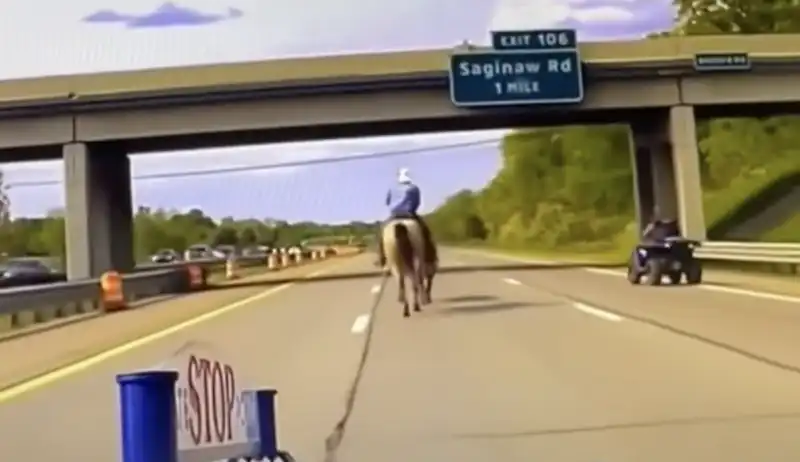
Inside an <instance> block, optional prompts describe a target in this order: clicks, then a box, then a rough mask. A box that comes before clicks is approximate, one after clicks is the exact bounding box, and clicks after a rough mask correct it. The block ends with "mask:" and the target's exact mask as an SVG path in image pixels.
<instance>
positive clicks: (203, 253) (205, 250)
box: [183, 244, 224, 261]
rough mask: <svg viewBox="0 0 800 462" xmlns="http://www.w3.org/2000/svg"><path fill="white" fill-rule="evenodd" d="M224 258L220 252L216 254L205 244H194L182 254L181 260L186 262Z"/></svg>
mask: <svg viewBox="0 0 800 462" xmlns="http://www.w3.org/2000/svg"><path fill="white" fill-rule="evenodd" d="M223 257H224V256H223V255H222V254H221V252H217V251H215V250H214V249H212V248H211V246H209V245H206V244H196V245H193V246H190V247H189V248H188V249H186V251H185V252H184V253H183V259H184V260H186V261H190V260H207V259H210V258H223Z"/></svg>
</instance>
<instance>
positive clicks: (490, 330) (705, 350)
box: [0, 251, 800, 462]
mask: <svg viewBox="0 0 800 462" xmlns="http://www.w3.org/2000/svg"><path fill="white" fill-rule="evenodd" d="M443 257H444V258H443V266H444V267H447V268H450V269H452V270H453V271H448V272H444V273H443V274H441V275H440V276H439V277H438V279H437V281H436V284H437V285H436V287H435V289H434V304H433V305H431V306H429V307H426V308H425V311H424V312H423V313H422V314H420V315H416V316H412V317H411V318H409V319H404V318H402V316H401V309H400V306H399V305H398V304H397V303H396V287H395V286H394V285H393V284H391V285H390V286H389V287H388V289H387V292H386V293H385V296H384V297H383V299H382V300H381V303H380V304H379V307H378V310H377V312H376V315H375V316H374V317H369V308H370V305H371V303H372V301H373V300H374V298H375V296H376V295H375V293H374V292H375V291H376V287H377V284H378V282H379V279H378V277H377V276H363V275H362V276H359V277H356V276H358V275H359V273H364V272H368V271H369V270H371V267H370V260H371V257H370V256H369V255H364V256H360V257H356V258H353V259H351V260H348V261H347V263H345V264H344V266H341V267H338V268H337V269H335V270H333V272H332V274H331V275H335V276H343V277H342V278H340V279H326V280H320V281H314V282H301V283H297V284H295V285H293V286H292V287H289V288H287V289H285V290H281V291H280V292H278V293H274V294H272V295H270V296H266V295H265V296H264V297H262V298H259V299H257V300H255V301H253V302H252V303H249V304H247V305H245V306H240V307H239V308H237V309H235V310H232V311H229V312H228V313H226V314H224V315H221V316H219V317H217V318H214V319H213V320H209V321H208V322H206V323H202V324H197V325H195V326H192V327H188V328H187V329H185V330H182V331H179V332H176V333H174V334H172V335H171V336H169V337H165V338H162V339H160V340H157V341H155V342H152V343H149V344H147V345H144V346H142V347H140V348H138V349H135V350H132V351H129V352H126V353H123V354H121V355H119V356H115V357H113V358H111V359H109V360H107V361H105V362H102V363H100V364H96V365H93V366H92V367H87V368H85V369H83V370H78V371H76V372H75V373H74V374H72V375H67V374H64V375H65V376H64V377H60V378H57V380H53V381H52V383H49V384H46V385H44V386H42V387H41V388H38V389H35V390H31V391H30V392H29V393H26V394H24V395H22V396H19V397H15V398H14V397H12V398H8V399H6V401H5V402H2V403H0V429H2V431H3V435H4V438H3V443H2V444H0V459H2V460H22V459H26V458H30V457H31V456H35V457H37V458H45V459H47V458H53V459H58V460H68V461H72V460H76V461H77V460H119V456H118V435H117V418H118V415H117V404H116V388H115V383H114V376H115V374H117V373H119V372H122V371H128V370H135V369H142V368H146V367H149V366H153V365H157V364H162V363H163V362H164V361H165V360H167V359H168V358H169V357H171V356H172V355H173V354H174V353H175V352H176V351H178V350H179V349H180V348H181V347H182V346H184V345H186V344H187V343H189V342H197V343H198V344H202V345H205V346H207V347H209V348H212V349H213V350H214V351H215V352H217V353H218V354H219V355H220V356H223V357H224V358H228V359H229V360H230V362H232V363H233V364H234V365H235V366H236V367H237V368H238V369H239V370H240V371H244V372H245V379H246V380H247V381H248V382H249V383H250V384H251V385H253V386H274V387H275V388H277V389H278V390H279V413H280V416H279V419H280V422H279V429H280V430H279V432H280V440H281V445H282V446H283V447H284V448H285V449H288V450H289V451H291V452H292V453H293V454H294V455H295V456H296V458H297V460H298V461H299V462H305V461H313V462H321V461H322V460H323V458H324V456H325V454H324V444H323V443H324V440H325V438H326V437H327V436H328V434H329V433H330V431H331V430H332V428H333V426H334V424H335V422H336V421H337V420H338V419H339V418H340V417H341V416H342V413H343V412H344V405H345V396H346V393H347V390H348V388H349V387H350V385H351V383H352V381H353V378H354V374H355V372H356V366H357V364H358V360H359V356H360V354H361V350H362V346H363V344H364V340H365V334H366V329H367V328H368V327H369V326H370V325H371V326H372V327H373V328H374V332H373V336H372V342H371V344H370V351H369V356H368V359H367V363H366V368H365V370H364V374H363V377H362V380H361V382H360V384H359V387H358V391H357V394H356V400H355V406H354V409H353V413H352V415H351V417H350V420H349V421H348V425H347V427H346V432H345V435H344V439H343V443H342V445H341V447H340V448H339V451H338V458H337V460H338V462H377V461H385V462H400V461H403V462H406V461H408V460H422V461H428V460H430V461H441V460H460V461H473V460H474V461H476V462H477V461H481V462H484V461H486V460H489V459H492V460H495V459H496V460H510V461H519V462H530V461H532V460H548V461H552V462H573V461H574V462H579V461H580V462H584V461H586V462H602V461H614V462H634V461H635V462H640V461H642V460H647V461H648V462H667V461H669V462H674V461H675V460H681V461H683V462H693V461H697V462H700V461H703V462H738V461H742V462H744V461H747V462H752V461H753V460H756V459H759V460H788V459H789V458H791V457H793V456H797V455H798V454H800V438H797V434H796V433H797V427H798V424H800V374H799V373H798V372H797V370H796V368H800V359H798V358H797V354H796V353H797V352H798V351H800V336H798V335H794V334H795V332H800V310H798V309H800V303H798V302H800V299H792V298H791V297H783V298H780V297H778V298H764V297H757V296H751V295H745V294H743V293H735V292H731V291H724V290H713V289H704V288H701V287H687V286H681V287H658V288H651V287H632V286H630V285H629V284H628V283H627V282H626V281H625V280H624V278H621V277H618V276H614V275H612V274H608V273H607V272H606V273H603V272H596V271H594V272H593V271H587V270H585V269H579V268H567V269H558V268H553V267H544V266H543V267H539V268H532V267H531V268H526V269H518V268H516V269H515V268H513V267H512V266H510V265H509V263H508V262H507V261H502V260H499V259H494V258H491V257H487V256H482V255H476V254H470V253H455V252H452V251H447V252H443ZM347 275H351V276H353V277H344V276H347ZM265 290H266V288H265Z"/></svg>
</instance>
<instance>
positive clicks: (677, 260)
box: [628, 237, 703, 286]
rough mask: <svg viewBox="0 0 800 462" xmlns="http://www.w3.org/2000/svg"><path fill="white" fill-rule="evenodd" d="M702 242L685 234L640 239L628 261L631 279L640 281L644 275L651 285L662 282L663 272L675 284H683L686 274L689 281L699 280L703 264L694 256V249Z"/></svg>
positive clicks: (629, 279) (696, 281) (692, 282)
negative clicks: (649, 239) (653, 239)
mask: <svg viewBox="0 0 800 462" xmlns="http://www.w3.org/2000/svg"><path fill="white" fill-rule="evenodd" d="M700 245H701V244H700V242H698V241H694V240H691V239H685V238H683V237H669V238H666V239H664V240H660V241H654V242H647V243H641V244H639V245H637V246H636V248H635V249H634V250H633V254H632V255H631V259H630V261H629V262H628V281H629V282H630V283H631V284H640V283H641V281H642V278H645V281H646V283H647V284H648V285H651V286H657V285H661V280H662V278H663V276H667V278H668V279H669V282H670V283H672V284H680V283H681V279H682V277H683V276H684V275H685V276H686V283H687V284H700V283H701V282H702V279H703V266H702V264H701V263H700V260H698V259H697V258H695V256H694V250H695V249H696V248H698V247H700Z"/></svg>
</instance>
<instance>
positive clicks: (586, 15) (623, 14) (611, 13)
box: [571, 6, 635, 23]
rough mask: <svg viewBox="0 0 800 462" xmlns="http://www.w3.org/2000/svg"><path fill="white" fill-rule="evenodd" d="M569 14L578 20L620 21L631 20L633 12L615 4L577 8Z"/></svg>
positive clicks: (596, 21)
mask: <svg viewBox="0 0 800 462" xmlns="http://www.w3.org/2000/svg"><path fill="white" fill-rule="evenodd" d="M571 16H572V17H573V18H575V19H577V20H578V21H580V22H595V23H598V22H622V21H632V20H633V19H635V18H634V15H633V13H631V12H630V11H628V10H625V9H624V8H619V7H616V6H598V7H592V8H583V9H577V10H575V11H573V12H572V13H571Z"/></svg>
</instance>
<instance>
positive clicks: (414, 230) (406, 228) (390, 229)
mask: <svg viewBox="0 0 800 462" xmlns="http://www.w3.org/2000/svg"><path fill="white" fill-rule="evenodd" d="M381 238H382V239H383V248H384V251H385V252H386V263H387V266H388V267H389V269H390V271H391V272H392V274H394V276H395V278H396V279H397V284H398V291H399V294H398V301H399V302H400V303H402V304H403V316H404V317H409V316H411V310H410V309H409V308H410V307H409V303H408V298H407V295H406V280H409V281H410V282H411V288H412V294H413V296H414V298H413V303H412V304H413V305H414V311H417V312H419V311H422V305H427V304H429V303H430V302H431V294H430V288H431V287H432V283H433V274H434V273H435V266H432V265H429V264H428V263H427V262H428V257H429V256H428V255H426V253H425V250H426V246H425V238H424V236H423V233H422V228H421V227H420V225H419V223H418V222H417V221H416V220H412V219H394V220H391V221H389V223H387V224H386V226H384V228H383V231H382V233H381Z"/></svg>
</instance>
